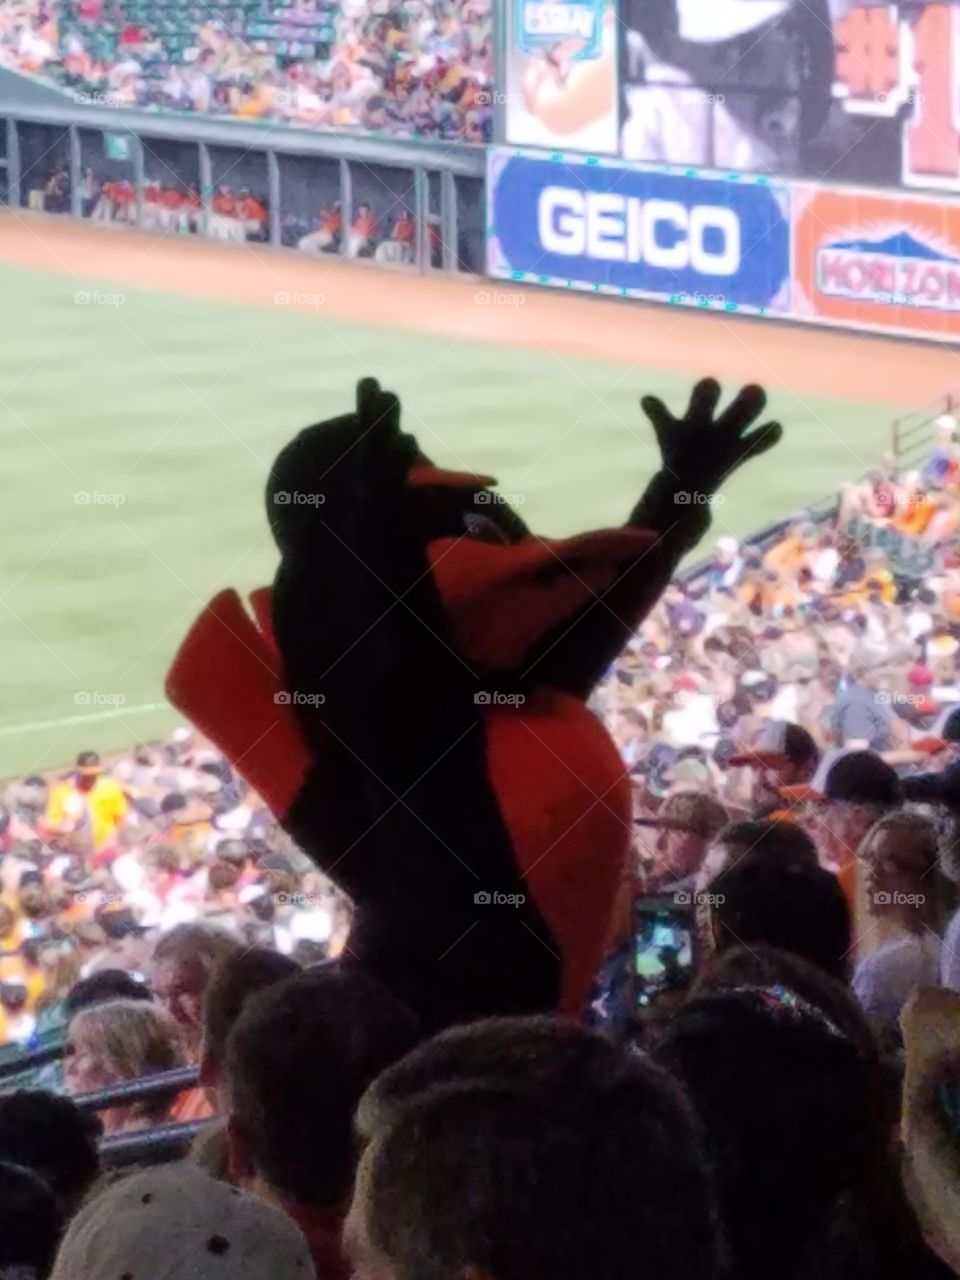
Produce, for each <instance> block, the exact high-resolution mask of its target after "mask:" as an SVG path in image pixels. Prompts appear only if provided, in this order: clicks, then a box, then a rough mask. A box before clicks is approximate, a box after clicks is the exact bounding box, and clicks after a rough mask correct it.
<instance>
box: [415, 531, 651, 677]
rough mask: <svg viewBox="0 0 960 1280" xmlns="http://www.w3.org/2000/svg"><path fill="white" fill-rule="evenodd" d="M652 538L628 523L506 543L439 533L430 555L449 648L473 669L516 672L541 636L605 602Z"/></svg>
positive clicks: (649, 548) (599, 607)
mask: <svg viewBox="0 0 960 1280" xmlns="http://www.w3.org/2000/svg"><path fill="white" fill-rule="evenodd" d="M657 542H658V535H657V534H656V533H654V532H652V531H651V530H649V529H630V528H625V529H604V530H600V531H599V532H596V533H585V534H582V535H580V536H579V537H575V538H566V539H547V538H535V537H531V538H528V539H526V540H524V541H523V542H515V543H512V544H509V545H508V544H500V543H490V542H480V541H477V540H475V539H472V538H438V539H437V540H436V541H434V542H431V544H430V561H431V565H432V567H433V575H434V578H435V579H436V582H437V586H438V588H439V590H440V594H441V596H442V597H443V601H444V605H445V609H446V616H447V623H448V625H449V629H450V635H451V637H452V639H453V644H454V648H455V649H456V651H457V652H458V653H459V654H460V655H461V657H462V658H463V659H464V661H465V662H467V663H468V664H469V665H470V666H471V667H472V668H473V669H474V670H475V671H477V672H478V673H479V672H485V671H488V672H489V671H509V672H515V673H516V674H518V675H519V674H521V673H522V672H523V667H524V661H525V659H526V657H527V655H528V654H529V653H530V652H531V651H532V650H533V649H535V647H536V645H537V643H538V641H540V640H541V639H542V638H543V637H544V636H547V635H549V634H550V633H551V632H553V631H554V630H556V629H557V628H558V627H560V626H562V623H563V622H564V621H565V620H566V619H568V618H569V619H571V620H572V619H573V618H574V617H575V616H576V615H577V614H578V613H580V612H581V610H583V609H584V608H587V607H589V605H590V603H591V601H595V602H596V607H597V608H598V609H603V608H605V607H606V606H605V605H604V604H603V603H602V602H601V601H600V599H599V597H600V596H602V595H603V593H604V592H605V591H608V590H609V589H610V587H612V586H613V585H614V583H616V581H617V579H618V578H619V577H620V575H621V574H623V573H625V572H626V571H627V570H628V569H630V568H631V567H632V566H634V565H636V564H637V562H638V561H640V560H642V559H643V557H644V556H645V555H646V554H647V553H648V552H649V551H651V550H653V548H654V547H655V546H656V545H657ZM650 603H651V604H652V603H653V601H652V600H651V602H650Z"/></svg>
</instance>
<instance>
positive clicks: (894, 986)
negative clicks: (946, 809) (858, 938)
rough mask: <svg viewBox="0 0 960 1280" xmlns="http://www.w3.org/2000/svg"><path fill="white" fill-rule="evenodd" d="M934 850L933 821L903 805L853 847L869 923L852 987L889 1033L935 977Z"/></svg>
mask: <svg viewBox="0 0 960 1280" xmlns="http://www.w3.org/2000/svg"><path fill="white" fill-rule="evenodd" d="M939 853H940V834H939V830H938V828H937V824H936V822H935V821H934V819H933V818H930V817H928V816H927V815H926V814H923V813H919V812H915V811H913V810H910V809H896V810H894V811H893V812H892V813H887V814H884V816H883V817H882V818H881V819H880V820H879V822H877V823H875V824H874V825H873V826H872V827H871V828H870V830H869V831H868V832H867V834H866V836H865V837H864V840H863V843H862V844H861V846H860V849H859V850H858V853H857V857H858V858H859V860H860V863H861V865H862V867H863V869H864V872H865V875H864V888H865V892H866V901H867V911H868V913H869V915H870V918H871V921H872V926H871V927H870V928H869V929H868V930H867V931H866V932H865V935H864V936H865V937H866V938H869V939H870V940H871V941H872V942H873V943H874V944H875V947H874V950H872V951H871V952H870V954H869V955H867V956H865V957H864V958H863V959H862V960H861V961H860V963H859V964H858V965H857V968H856V972H855V973H854V976H853V989H854V992H855V994H856V996H857V998H858V999H859V1001H860V1003H861V1005H862V1006H863V1010H864V1012H865V1013H866V1014H867V1017H868V1018H869V1019H870V1020H871V1022H872V1023H873V1024H874V1026H875V1027H876V1028H877V1030H878V1031H879V1032H880V1033H881V1034H882V1035H886V1036H889V1037H890V1038H892V1039H896V1038H897V1037H898V1035H899V1022H900V1014H901V1011H902V1010H903V1007H904V1005H905V1004H906V1002H907V1000H908V999H909V998H910V996H911V995H912V994H913V992H914V991H915V990H916V989H917V988H918V987H921V986H936V985H938V983H939V980H940V953H941V947H942V943H941V938H942V936H943V928H944V924H945V905H946V902H947V897H948V890H947V885H946V881H945V880H944V877H943V875H942V872H941V870H940V866H939Z"/></svg>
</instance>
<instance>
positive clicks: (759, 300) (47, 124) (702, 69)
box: [0, 0, 960, 344]
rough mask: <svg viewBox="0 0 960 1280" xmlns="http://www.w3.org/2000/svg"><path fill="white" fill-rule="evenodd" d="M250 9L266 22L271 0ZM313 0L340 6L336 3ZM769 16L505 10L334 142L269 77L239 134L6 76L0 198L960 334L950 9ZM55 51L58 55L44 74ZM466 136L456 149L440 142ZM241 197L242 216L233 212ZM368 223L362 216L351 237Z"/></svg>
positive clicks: (591, 0) (508, 276)
mask: <svg viewBox="0 0 960 1280" xmlns="http://www.w3.org/2000/svg"><path fill="white" fill-rule="evenodd" d="M261 8H262V9H263V13H264V14H266V15H267V16H270V15H272V19H271V20H274V19H276V20H279V18H278V15H279V13H280V9H279V8H276V6H273V4H272V0H262V4H261ZM275 8H276V12H274V9H275ZM323 8H324V11H325V12H326V11H327V10H329V13H330V14H331V15H334V17H335V16H336V14H337V13H340V14H341V17H342V14H343V13H345V12H346V7H345V6H343V5H341V4H339V3H338V0H330V3H328V4H326V5H325V6H323ZM482 8H483V6H482V5H480V6H479V8H478V9H475V8H474V5H473V0H459V10H457V13H458V20H459V21H460V23H461V27H460V30H459V35H460V36H463V35H464V34H465V33H466V32H468V31H475V30H478V29H479V28H478V27H477V25H476V24H477V19H476V13H477V12H479V11H481V10H482ZM768 9H769V6H742V5H738V6H712V5H708V4H702V5H693V4H689V3H682V2H681V0H663V2H662V3H658V5H657V6H651V5H649V4H648V3H645V2H644V0H503V2H502V3H501V4H498V5H496V6H493V8H492V10H491V13H492V15H493V16H492V20H491V23H492V25H491V26H490V31H491V33H492V38H490V39H489V40H486V41H485V42H484V43H483V47H482V48H480V49H479V50H474V52H473V54H470V55H465V54H463V53H462V51H461V54H460V55H459V56H460V58H461V59H462V63H463V65H462V66H460V67H459V68H456V67H455V68H454V70H455V71H458V73H460V79H457V77H456V76H454V80H455V81H456V83H455V84H454V87H453V88H452V89H451V87H450V84H449V78H450V77H449V75H448V76H447V77H446V78H445V79H443V80H442V83H441V82H435V80H429V84H430V90H429V92H430V94H432V95H433V96H432V101H433V104H434V107H437V108H439V107H440V106H441V104H445V105H444V106H443V110H441V111H440V115H443V113H444V112H448V114H449V113H452V114H449V119H445V123H444V124H443V126H442V128H441V126H439V125H436V122H434V125H435V130H434V134H433V135H431V136H430V138H429V139H428V138H427V137H426V136H424V137H423V139H422V140H417V139H409V138H406V137H403V138H401V137H399V136H394V137H391V136H388V134H389V130H390V129H393V130H394V131H398V130H402V131H405V132H410V131H411V130H414V131H415V130H417V129H419V128H420V123H419V122H418V120H417V119H415V118H414V117H413V116H412V115H405V114H404V110H403V109H402V101H401V100H402V99H403V94H402V93H401V92H400V91H399V90H398V89H397V87H396V86H393V88H392V89H391V93H393V94H394V97H395V101H394V102H393V108H394V115H393V116H392V118H391V121H390V122H389V124H388V129H387V132H377V133H372V132H370V129H369V120H368V117H367V115H366V113H365V109H366V107H367V106H369V105H370V104H369V103H365V104H364V110H361V111H360V113H359V116H358V120H357V123H356V128H355V129H353V130H352V131H351V132H340V133H338V132H332V131H330V130H328V129H327V128H326V127H324V128H322V129H321V128H319V127H317V128H304V127H295V126H293V125H292V124H291V123H290V117H289V112H288V115H287V116H284V117H283V118H281V115H282V114H283V112H284V111H285V110H287V109H288V108H289V107H290V105H291V102H292V101H293V98H294V96H295V93H294V90H293V89H292V88H291V85H290V84H287V85H286V87H285V88H280V89H277V90H276V91H275V94H276V101H275V102H274V104H273V110H274V113H275V114H274V116H273V117H272V118H263V119H261V120H259V121H258V122H255V123H254V122H246V121H242V120H239V119H231V118H224V117H222V116H212V115H203V114H189V115H181V114H180V113H179V112H178V111H173V110H171V109H169V106H170V104H169V101H168V100H167V99H166V98H165V97H164V94H163V92H162V91H161V90H162V86H160V87H159V88H158V85H156V84H154V85H152V86H150V87H149V92H148V93H147V94H146V97H139V98H137V101H138V102H140V103H141V106H140V107H138V108H132V107H126V106H118V105H117V100H118V98H119V95H118V94H117V93H111V92H106V93H101V92H97V91H95V88H94V85H93V82H92V81H91V82H90V83H87V82H86V81H83V80H79V79H78V78H77V74H76V72H75V71H73V72H71V73H70V76H68V77H67V80H68V81H69V83H70V86H71V89H72V93H71V92H66V91H63V92H62V94H61V101H60V102H56V101H54V102H47V103H44V102H40V101H32V100H30V99H31V96H32V95H28V94H26V93H25V92H24V91H23V89H24V85H27V84H29V83H30V80H29V77H25V76H16V77H14V78H13V80H12V81H10V82H9V83H8V80H9V77H8V80H0V122H4V121H5V123H4V124H3V127H2V128H0V153H2V154H0V200H4V201H7V202H9V203H10V204H11V205H14V206H20V207H23V208H27V209H31V210H37V211H39V210H41V209H42V210H43V211H44V212H47V213H57V214H61V215H64V216H73V217H85V218H91V219H93V220H95V221H102V222H113V223H116V224H117V225H127V226H130V225H137V226H140V227H143V228H145V229H148V230H150V231H154V232H156V231H163V232H171V233H177V234H186V235H199V236H207V237H209V238H211V239H226V240H243V239H248V240H252V241H257V242H260V243H265V244H270V245H273V246H277V247H280V246H282V247H285V248H299V249H301V250H302V251H304V252H307V253H317V254H324V255H329V256H338V255H339V256H347V257H360V258H364V257H366V258H369V259H371V260H372V261H373V262H374V263H376V264H377V265H381V266H387V267H391V268H394V269H399V270H407V271H410V270H413V271H421V272H446V273H457V272H459V273H468V274H474V275H480V274H487V275H489V276H490V277H492V278H494V279H505V280H511V281H516V282H521V283H524V284H536V285H543V286H547V287H550V288H556V289H578V290H587V291H591V292H597V293H603V294H608V295H615V296H619V297H623V298H642V299H648V300H652V301H656V302H661V303H665V304H668V305H673V306H686V307H696V308H699V309H704V310H709V311H716V312H720V313H733V312H735V313H741V314H749V315H754V316H759V317H763V318H773V319H780V320H792V321H801V322H803V323H810V324H817V325H826V326H832V327H835V328H840V329H844V330H850V331H853V332H856V333H858V334H861V333H865V332H868V333H870V332H872V333H879V334H885V335H892V336H902V337H910V338H921V339H926V340H932V341H936V342H940V343H947V344H953V343H956V342H957V341H958V339H960V124H958V123H957V121H956V120H955V119H954V116H955V110H954V105H955V104H954V98H955V92H954V90H953V88H952V86H954V85H955V83H957V82H960V5H956V4H947V3H943V2H942V0H901V2H900V3H887V2H886V0H808V2H807V3H804V2H802V0H783V3H782V4H781V5H780V6H779V7H778V11H777V15H776V16H774V17H772V18H771V17H770V16H769V14H767V16H764V13H765V12H766V11H767V10H768ZM401 10H402V6H398V7H397V9H396V11H394V10H391V13H395V14H396V13H399V12H400V11H401ZM351 12H353V13H354V19H351V21H353V22H354V25H355V27H356V29H355V30H354V31H353V35H354V36H358V35H363V36H364V38H367V39H373V40H374V43H376V39H377V38H378V37H376V36H375V35H372V34H371V33H372V32H374V30H375V29H376V30H379V27H378V25H377V24H378V23H380V21H381V18H380V17H378V16H377V14H376V12H375V10H374V8H373V6H368V7H367V10H366V11H365V10H364V6H363V5H362V4H360V5H359V6H358V5H354V6H352V9H351ZM357 12H359V13H360V14H361V20H359V25H356V21H357V20H356V13H357ZM364 12H366V16H365V17H364ZM333 21H334V18H331V22H333ZM337 21H339V19H337ZM371 24H373V25H372V26H371ZM402 25H403V24H402V23H401V24H400V26H398V27H397V30H396V31H393V32H392V35H393V36H398V38H399V37H400V36H402V34H403V33H402V31H401V27H402ZM368 28H369V29H368ZM332 29H333V28H331V30H332ZM286 34H287V35H289V32H288V33H286ZM340 34H341V35H343V32H341V33H340ZM676 37H679V38H676ZM280 47H281V46H280V45H278V46H277V48H278V49H279V48H280ZM337 47H338V48H341V52H342V49H343V48H344V47H345V45H343V42H341V44H340V45H338V46H337ZM404 47H406V46H404V44H403V41H402V40H401V43H400V44H399V45H398V46H396V48H395V52H396V49H397V48H399V49H402V48H404ZM658 49H659V50H661V52H659V53H658V52H656V51H657V50H658ZM932 51H935V52H936V53H937V55H938V56H937V60H936V65H935V66H934V65H932V64H931V60H930V54H931V52H932ZM208 52H209V50H208ZM328 52H329V51H328ZM288 53H289V50H288ZM414 53H418V55H427V56H418V57H417V58H415V57H414V56H413V55H414ZM733 55H736V56H733ZM317 56H318V57H319V55H317ZM406 56H407V57H408V61H409V64H410V67H413V68H414V71H413V72H412V73H411V74H413V75H414V76H416V75H418V74H421V73H420V72H417V71H416V70H415V68H416V67H417V66H419V64H420V63H421V62H424V61H425V62H427V63H430V62H431V60H436V58H438V57H439V58H441V60H443V59H447V60H449V59H450V58H451V57H452V55H451V54H450V51H449V48H447V47H446V45H438V46H437V47H436V48H431V49H429V50H424V49H419V50H418V49H409V48H408V49H407V55H406ZM456 60H457V59H456V58H454V61H455V62H456ZM68 61H69V59H68V58H67V59H66V60H65V57H64V56H63V50H61V51H60V53H59V54H58V56H57V57H55V58H54V59H53V61H52V62H51V63H50V64H49V65H48V66H47V68H46V71H47V72H50V70H51V68H53V69H56V68H59V72H60V73H63V72H64V71H67V70H69V67H67V62H68ZM278 65H279V64H278ZM311 65H312V64H311V63H310V60H309V59H308V60H307V61H306V62H304V63H303V64H302V65H301V66H300V68H299V69H300V70H301V71H303V70H304V69H305V68H307V69H309V68H310V66H311ZM114 73H116V68H114ZM424 74H428V75H430V74H432V73H424ZM60 83H61V84H65V82H64V81H63V79H62V76H61V81H60ZM385 83H386V81H384V84H385ZM426 83H427V81H425V82H424V84H426ZM421 87H422V86H421ZM323 92H324V93H327V92H328V90H324V91H323ZM321 96H322V95H321ZM377 96H378V97H379V96H380V95H379V94H378V95H377ZM178 101H179V99H178ZM144 102H148V103H151V104H153V105H155V107H156V109H155V110H145V109H143V105H142V104H143V103H144ZM221 105H222V104H221ZM218 109H220V108H218ZM231 109H232V108H231ZM277 112H279V113H280V114H279V115H278V114H276V113H277ZM296 118H298V119H299V118H301V117H299V116H297V117H296ZM454 125H456V126H457V128H455V129H453V132H452V133H451V132H446V133H444V132H443V130H444V129H446V130H448V131H449V130H450V129H451V128H453V126H454ZM461 126H462V128H461ZM425 127H427V128H430V127H434V126H429V125H428V126H425ZM437 130H439V131H440V134H439V136H437ZM474 130H475V133H474V132H472V131H474ZM464 137H473V138H474V141H473V142H472V143H469V144H465V143H463V142H461V141H449V140H441V138H446V139H449V138H454V139H461V138H464ZM478 138H479V139H487V140H489V139H492V140H493V141H492V143H491V145H489V146H483V145H479V143H478V141H477V139H478ZM107 186H108V187H109V191H108V193H107V197H106V198H102V199H101V198H98V197H99V196H100V194H101V192H102V190H103V189H104V188H105V187H107ZM178 193H179V195H180V197H181V199H180V200H179V201H178V200H177V198H176V197H177V194H178ZM238 198H239V201H240V202H241V203H244V204H245V205H246V206H247V208H248V212H249V211H250V210H253V212H254V213H256V212H257V210H259V211H260V213H259V214H258V216H247V217H243V216H236V215H235V214H233V213H231V212H230V211H229V209H230V206H231V203H237V202H238ZM364 219H368V220H371V219H372V221H373V222H375V223H376V228H377V229H376V233H375V234H374V235H372V236H369V237H367V238H366V239H365V240H364V239H363V238H362V237H359V236H358V235H357V234H356V231H355V227H356V224H357V222H358V220H359V221H360V222H363V220H364ZM338 222H339V223H340V230H339V231H336V230H334V229H333V228H334V226H335V224H336V223H338Z"/></svg>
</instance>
